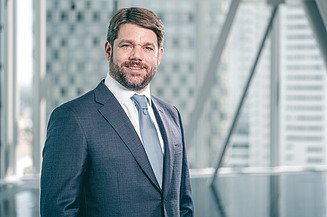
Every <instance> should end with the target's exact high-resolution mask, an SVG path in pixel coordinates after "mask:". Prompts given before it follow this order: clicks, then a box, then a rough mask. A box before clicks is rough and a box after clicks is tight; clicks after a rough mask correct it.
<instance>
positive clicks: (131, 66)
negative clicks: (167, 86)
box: [124, 62, 147, 71]
mask: <svg viewBox="0 0 327 217" xmlns="http://www.w3.org/2000/svg"><path fill="white" fill-rule="evenodd" d="M124 66H125V67H126V68H128V69H130V70H133V71H139V70H144V69H145V70H146V69H147V67H146V65H144V64H141V63H133V62H129V63H126V64H125V65H124Z"/></svg>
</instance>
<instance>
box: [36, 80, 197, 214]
mask: <svg viewBox="0 0 327 217" xmlns="http://www.w3.org/2000/svg"><path fill="white" fill-rule="evenodd" d="M152 105H153V110H154V113H155V116H156V119H157V121H158V125H159V128H160V130H161V133H162V136H163V140H164V147H165V156H164V174H163V187H162V189H161V188H160V187H159V184H158V182H157V180H156V178H155V175H154V173H153V171H152V168H151V166H150V163H149V161H148V158H147V156H146V153H145V150H144V148H143V145H142V143H141V141H140V139H139V136H138V135H137V133H136V131H135V129H134V127H133V125H132V123H131V122H130V120H129V118H128V117H127V115H126V113H125V111H124V110H123V108H122V107H121V105H120V104H119V102H118V101H117V99H116V98H115V97H114V95H113V94H112V93H111V92H110V91H109V89H108V88H107V87H106V86H105V84H104V82H103V81H102V82H100V84H99V85H98V86H97V87H96V88H95V89H94V90H92V91H90V92H88V93H86V94H85V95H83V96H81V97H79V98H77V99H75V100H72V101H70V102H68V103H65V104H63V105H61V106H59V107H58V108H56V109H55V110H54V111H53V112H52V114H51V117H50V120H49V124H48V129H47V138H46V142H45V146H44V149H43V163H42V172H41V196H40V213H41V216H42V217H64V216H65V217H73V216H74V217H76V216H78V217H112V216H117V217H118V216H119V217H133V216H137V217H160V216H165V217H166V216H167V217H168V216H169V217H178V216H193V202H192V198H191V187H190V178H189V170H188V166H187V159H186V151H185V144H184V137H183V136H184V135H183V128H182V123H181V119H180V115H179V112H178V111H177V109H176V108H175V107H173V106H171V105H169V104H167V103H165V102H163V101H161V100H159V99H158V98H155V97H152Z"/></svg>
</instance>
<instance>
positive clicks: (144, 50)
mask: <svg viewBox="0 0 327 217" xmlns="http://www.w3.org/2000/svg"><path fill="white" fill-rule="evenodd" d="M105 50H106V56H107V59H108V60H109V61H110V64H109V73H110V75H111V76H112V77H113V78H114V79H115V80H117V81H118V82H119V83H120V84H122V85H123V86H124V87H126V88H127V89H129V90H133V91H137V92H141V91H142V90H143V89H144V88H145V87H146V86H147V85H148V84H149V83H150V81H151V79H152V78H153V76H154V75H155V73H156V70H157V67H158V66H159V64H160V61H161V58H162V56H163V48H159V47H158V41H157V36H156V34H155V33H154V32H153V31H152V30H150V29H146V28H143V27H140V26H137V25H135V24H130V23H125V24H122V25H121V26H120V28H119V31H118V35H117V38H116V39H115V41H114V43H113V46H112V45H111V44H109V42H106V44H105Z"/></svg>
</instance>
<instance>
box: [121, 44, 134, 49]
mask: <svg viewBox="0 0 327 217" xmlns="http://www.w3.org/2000/svg"><path fill="white" fill-rule="evenodd" d="M120 47H121V48H123V49H127V48H131V47H132V45H131V44H121V45H120Z"/></svg>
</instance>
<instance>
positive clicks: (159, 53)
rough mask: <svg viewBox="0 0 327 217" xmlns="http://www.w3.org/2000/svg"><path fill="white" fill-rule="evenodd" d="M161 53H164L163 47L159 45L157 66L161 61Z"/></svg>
mask: <svg viewBox="0 0 327 217" xmlns="http://www.w3.org/2000/svg"><path fill="white" fill-rule="evenodd" d="M163 55H164V48H163V47H160V48H159V50H158V66H159V65H160V63H161V59H162V57H163Z"/></svg>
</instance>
